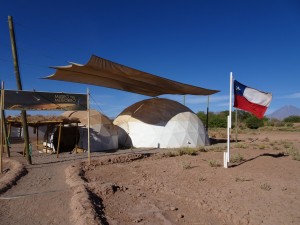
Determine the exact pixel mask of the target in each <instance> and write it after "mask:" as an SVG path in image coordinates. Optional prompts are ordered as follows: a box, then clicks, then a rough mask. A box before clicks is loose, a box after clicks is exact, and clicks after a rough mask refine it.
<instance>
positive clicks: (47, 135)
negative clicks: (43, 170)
mask: <svg viewBox="0 0 300 225" xmlns="http://www.w3.org/2000/svg"><path fill="white" fill-rule="evenodd" d="M48 139H49V125H47V130H46V148H45V151H46V154H47V151H48Z"/></svg>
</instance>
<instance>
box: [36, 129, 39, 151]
mask: <svg viewBox="0 0 300 225" xmlns="http://www.w3.org/2000/svg"><path fill="white" fill-rule="evenodd" d="M36 150H39V126H37V127H36Z"/></svg>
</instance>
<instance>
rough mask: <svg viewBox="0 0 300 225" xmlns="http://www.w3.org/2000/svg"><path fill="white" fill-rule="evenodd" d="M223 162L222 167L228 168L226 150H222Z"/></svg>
mask: <svg viewBox="0 0 300 225" xmlns="http://www.w3.org/2000/svg"><path fill="white" fill-rule="evenodd" d="M223 163H224V168H228V154H227V152H223Z"/></svg>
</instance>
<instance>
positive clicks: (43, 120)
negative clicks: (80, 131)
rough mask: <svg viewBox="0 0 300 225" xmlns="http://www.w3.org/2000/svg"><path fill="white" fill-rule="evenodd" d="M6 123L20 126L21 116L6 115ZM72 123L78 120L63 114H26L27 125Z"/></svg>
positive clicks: (78, 121)
mask: <svg viewBox="0 0 300 225" xmlns="http://www.w3.org/2000/svg"><path fill="white" fill-rule="evenodd" d="M6 123H8V124H11V125H12V126H15V127H20V126H22V118H21V116H8V117H7V118H6ZM72 123H76V124H78V123H80V120H79V119H78V118H76V117H72V118H67V117H65V116H54V115H50V116H43V115H34V116H31V115H27V124H28V126H32V127H38V126H42V125H47V124H49V125H50V124H52V125H55V124H72Z"/></svg>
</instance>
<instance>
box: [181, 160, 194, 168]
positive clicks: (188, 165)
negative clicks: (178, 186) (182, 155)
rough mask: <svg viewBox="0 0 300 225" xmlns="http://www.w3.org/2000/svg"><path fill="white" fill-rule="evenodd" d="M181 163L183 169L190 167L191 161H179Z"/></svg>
mask: <svg viewBox="0 0 300 225" xmlns="http://www.w3.org/2000/svg"><path fill="white" fill-rule="evenodd" d="M181 165H182V168H183V169H191V168H192V166H191V163H190V162H184V161H183V162H181Z"/></svg>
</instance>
